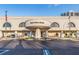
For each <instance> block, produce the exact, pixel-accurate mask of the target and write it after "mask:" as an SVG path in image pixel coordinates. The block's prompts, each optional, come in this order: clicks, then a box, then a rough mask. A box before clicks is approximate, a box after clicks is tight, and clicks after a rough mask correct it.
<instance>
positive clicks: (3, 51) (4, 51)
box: [0, 50, 9, 55]
mask: <svg viewBox="0 0 79 59" xmlns="http://www.w3.org/2000/svg"><path fill="white" fill-rule="evenodd" d="M0 51H2V52H1V53H0V55H2V54H4V53H6V52H8V51H9V50H0Z"/></svg>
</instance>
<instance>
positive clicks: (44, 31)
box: [0, 15, 79, 39]
mask: <svg viewBox="0 0 79 59" xmlns="http://www.w3.org/2000/svg"><path fill="white" fill-rule="evenodd" d="M11 35H15V36H28V37H34V38H39V39H40V38H44V37H49V38H54V37H56V38H78V37H79V16H76V15H74V16H65V15H64V16H24V17H14V16H12V17H11V16H8V17H7V21H6V20H5V17H0V37H9V36H11Z"/></svg>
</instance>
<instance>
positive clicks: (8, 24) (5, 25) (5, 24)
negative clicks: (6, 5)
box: [3, 22, 11, 27]
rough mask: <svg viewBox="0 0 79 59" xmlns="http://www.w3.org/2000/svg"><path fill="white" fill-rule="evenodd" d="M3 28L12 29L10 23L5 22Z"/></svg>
mask: <svg viewBox="0 0 79 59" xmlns="http://www.w3.org/2000/svg"><path fill="white" fill-rule="evenodd" d="M3 27H11V24H10V23H9V22H5V23H4V24H3Z"/></svg>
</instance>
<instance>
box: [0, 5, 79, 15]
mask: <svg viewBox="0 0 79 59" xmlns="http://www.w3.org/2000/svg"><path fill="white" fill-rule="evenodd" d="M5 10H8V16H59V15H60V14H61V13H63V12H68V11H76V12H78V11H79V4H0V16H4V15H5Z"/></svg>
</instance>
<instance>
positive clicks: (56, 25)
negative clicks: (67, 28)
mask: <svg viewBox="0 0 79 59" xmlns="http://www.w3.org/2000/svg"><path fill="white" fill-rule="evenodd" d="M51 27H59V24H58V23H57V22H53V23H52V24H51Z"/></svg>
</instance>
